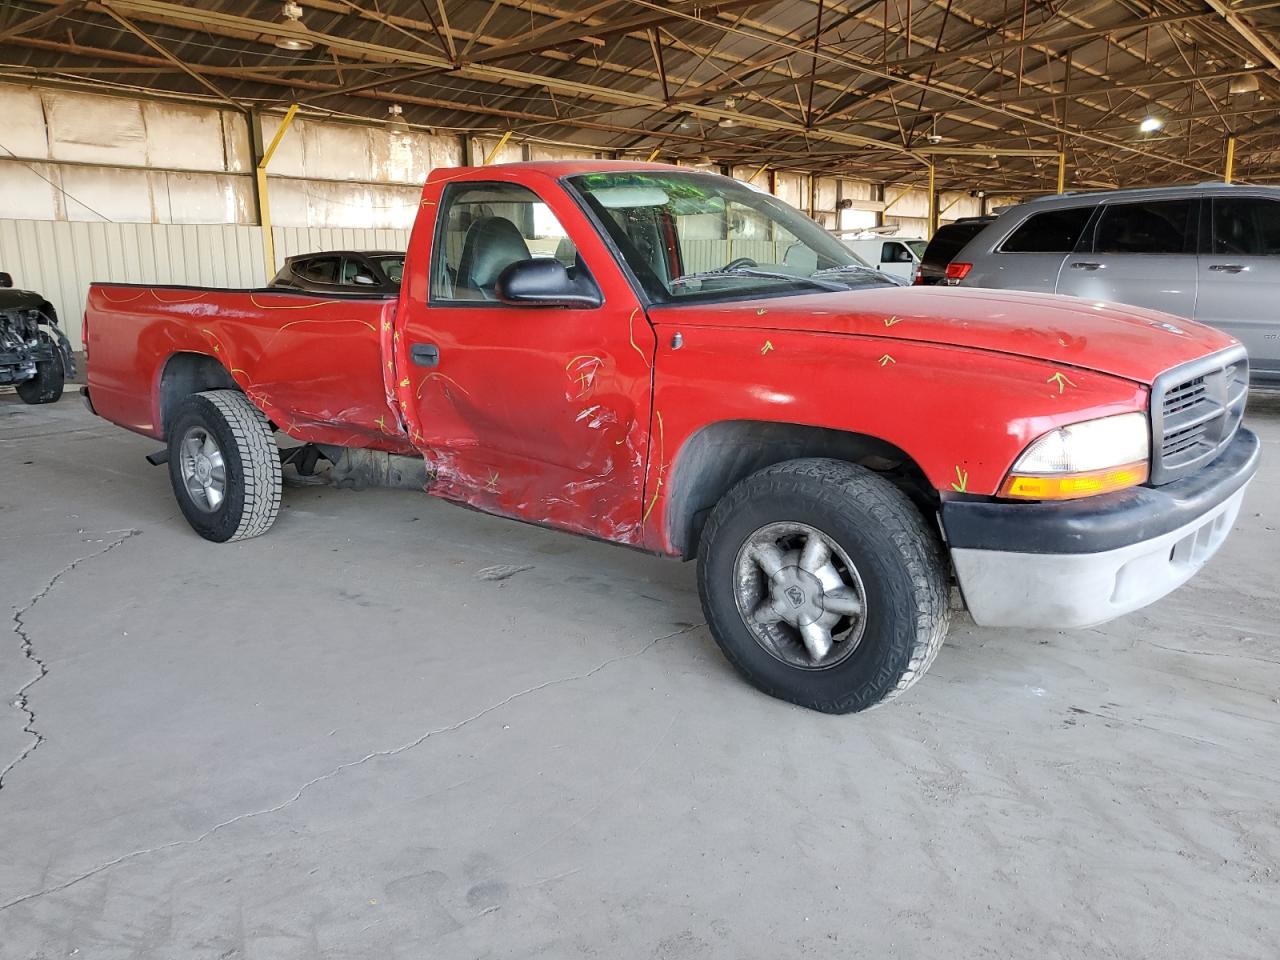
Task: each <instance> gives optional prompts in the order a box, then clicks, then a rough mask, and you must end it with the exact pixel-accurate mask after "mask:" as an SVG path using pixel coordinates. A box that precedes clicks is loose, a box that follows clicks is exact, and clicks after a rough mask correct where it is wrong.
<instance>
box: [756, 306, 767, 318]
mask: <svg viewBox="0 0 1280 960" xmlns="http://www.w3.org/2000/svg"><path fill="white" fill-rule="evenodd" d="M768 312H769V311H768V310H767V309H765V308H764V307H760V308H759V309H758V310H756V316H757V317H763V316H764V315H765V314H766V313H768Z"/></svg>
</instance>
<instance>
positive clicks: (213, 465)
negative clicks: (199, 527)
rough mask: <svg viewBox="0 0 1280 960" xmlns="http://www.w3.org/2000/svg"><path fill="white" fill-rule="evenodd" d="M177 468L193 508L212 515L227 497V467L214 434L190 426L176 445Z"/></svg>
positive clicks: (201, 428)
mask: <svg viewBox="0 0 1280 960" xmlns="http://www.w3.org/2000/svg"><path fill="white" fill-rule="evenodd" d="M178 469H179V472H180V473H181V474H182V483H183V486H185V487H186V489H187V494H188V495H189V496H190V498H191V502H192V503H193V504H195V506H196V509H198V510H201V511H203V512H204V513H214V512H215V511H216V510H217V509H218V508H219V507H220V506H222V502H223V501H224V500H226V498H227V467H226V463H225V462H224V460H223V458H222V450H221V448H219V446H218V444H217V441H215V440H214V439H213V435H212V434H210V433H209V431H208V430H205V429H204V428H203V427H192V428H191V429H189V430H188V431H187V432H186V433H185V434H184V435H183V437H182V443H181V444H179V445H178Z"/></svg>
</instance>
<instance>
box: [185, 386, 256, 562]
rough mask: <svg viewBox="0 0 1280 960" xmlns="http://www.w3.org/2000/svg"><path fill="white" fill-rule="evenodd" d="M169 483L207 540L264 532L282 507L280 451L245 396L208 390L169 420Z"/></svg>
mask: <svg viewBox="0 0 1280 960" xmlns="http://www.w3.org/2000/svg"><path fill="white" fill-rule="evenodd" d="M168 433H169V480H170V481H171V482H172V483H173V493H174V496H175V497H177V500H178V506H179V507H181V508H182V514H183V516H185V517H186V518H187V522H188V523H189V524H191V527H192V529H194V530H195V532H196V533H198V534H200V536H202V537H204V538H205V539H206V540H212V541H214V542H215V543H224V542H226V541H228V540H247V539H248V538H249V537H256V536H258V535H259V534H262V533H266V532H267V529H268V528H269V527H270V526H271V524H272V523H274V522H275V519H276V515H277V514H278V513H279V512H280V485H281V476H280V452H279V450H278V449H277V447H276V442H275V437H274V435H273V433H272V430H271V424H270V423H269V422H268V421H267V418H266V417H265V416H263V414H262V411H261V410H259V409H258V408H257V407H255V406H254V405H253V404H252V403H251V402H250V401H249V398H248V397H246V396H245V395H244V394H243V393H240V392H239V391H236V390H206V391H205V392H204V393H196V394H192V395H191V396H189V397H187V398H186V399H185V400H183V401H182V403H180V404H179V405H178V408H177V409H176V410H175V411H174V414H173V417H172V418H171V419H170V421H169V424H168Z"/></svg>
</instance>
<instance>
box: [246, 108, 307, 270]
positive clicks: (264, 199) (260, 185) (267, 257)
mask: <svg viewBox="0 0 1280 960" xmlns="http://www.w3.org/2000/svg"><path fill="white" fill-rule="evenodd" d="M297 112H298V105H297V104H296V103H294V104H290V106H289V109H288V111H287V112H286V113H285V115H284V119H283V120H281V121H280V126H279V127H277V128H276V135H275V136H274V137H272V138H271V143H270V145H269V146H268V147H267V149H266V150H264V151H263V152H262V156H261V158H260V159H259V160H258V165H257V168H256V169H255V171H254V174H255V180H254V183H255V184H256V186H257V194H258V223H260V224H261V225H262V258H263V261H264V262H265V265H266V268H267V282H268V283H269V282H270V281H271V278H272V277H274V276H275V275H276V242H275V238H274V237H273V236H272V235H271V201H270V199H269V198H268V196H267V164H269V163H270V162H271V157H272V156H273V155H274V154H275V152H276V147H278V146H280V140H281V139H282V138H283V137H284V134H285V131H286V130H288V129H289V124H291V123H293V118H294V116H295V115H296V114H297ZM255 126H257V127H258V137H257V143H256V144H255V146H258V145H260V144H261V135H262V128H261V126H260V125H258V124H255Z"/></svg>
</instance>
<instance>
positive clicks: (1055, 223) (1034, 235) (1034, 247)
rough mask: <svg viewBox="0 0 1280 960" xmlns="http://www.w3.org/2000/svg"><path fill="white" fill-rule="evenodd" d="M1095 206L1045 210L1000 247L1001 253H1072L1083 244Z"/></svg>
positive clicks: (1014, 232) (1027, 222)
mask: <svg viewBox="0 0 1280 960" xmlns="http://www.w3.org/2000/svg"><path fill="white" fill-rule="evenodd" d="M1092 212H1093V208H1092V207H1071V208H1068V209H1066V210H1046V211H1045V212H1044V213H1037V214H1035V215H1034V216H1033V217H1031V218H1029V219H1028V220H1027V221H1026V222H1025V223H1024V224H1023V225H1022V226H1020V227H1018V229H1016V230H1014V231H1013V233H1012V234H1011V235H1010V236H1009V238H1008V239H1007V240H1005V242H1004V243H1003V244H1002V245H1001V246H1000V252H1001V253H1070V252H1071V251H1073V250H1074V249H1075V248H1076V244H1077V243H1079V242H1080V234H1081V233H1083V232H1084V227H1085V224H1086V223H1088V222H1089V214H1091V213H1092Z"/></svg>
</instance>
